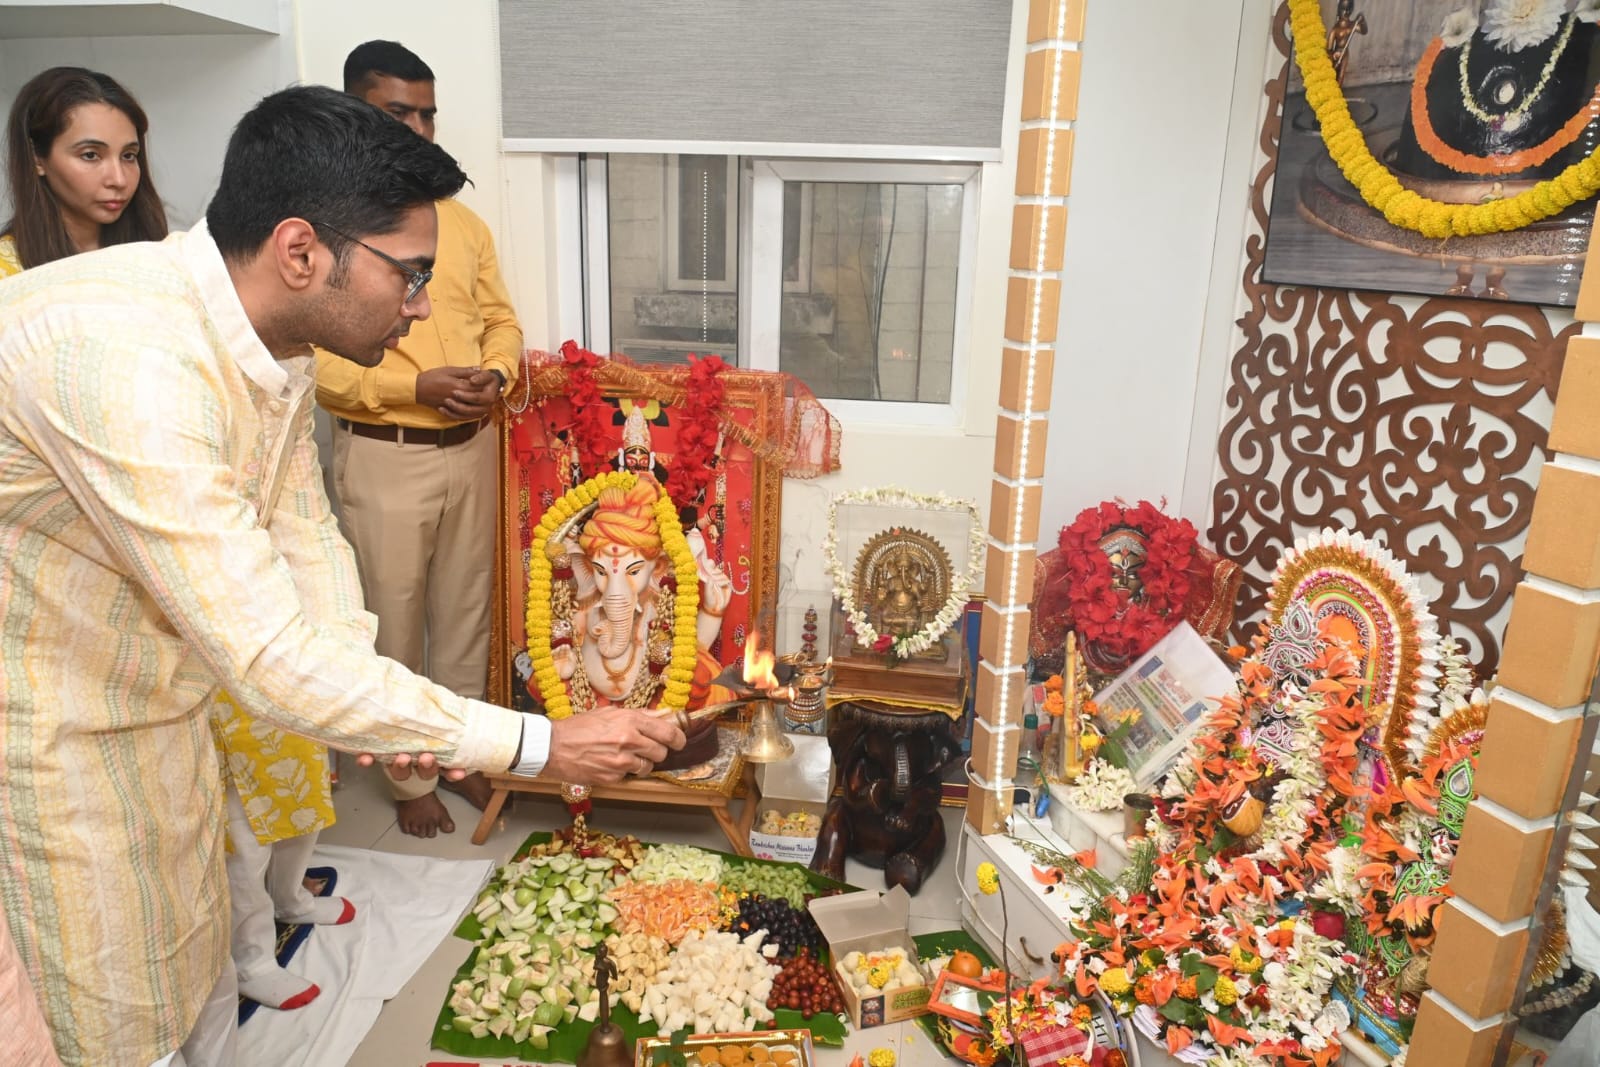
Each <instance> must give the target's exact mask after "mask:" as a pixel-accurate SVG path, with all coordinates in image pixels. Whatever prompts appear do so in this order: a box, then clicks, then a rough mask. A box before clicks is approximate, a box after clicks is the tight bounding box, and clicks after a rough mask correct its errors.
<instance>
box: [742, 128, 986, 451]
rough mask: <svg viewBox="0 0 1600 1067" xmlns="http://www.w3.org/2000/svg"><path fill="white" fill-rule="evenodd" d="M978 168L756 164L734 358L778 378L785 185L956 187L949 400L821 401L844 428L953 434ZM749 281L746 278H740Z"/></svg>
mask: <svg viewBox="0 0 1600 1067" xmlns="http://www.w3.org/2000/svg"><path fill="white" fill-rule="evenodd" d="M981 176H982V167H980V166H978V165H976V164H971V165H966V164H948V163H858V162H842V161H839V160H793V159H757V160H753V161H752V162H751V166H750V173H749V186H748V188H747V189H746V190H745V192H746V193H747V194H748V195H742V196H741V197H740V204H741V205H744V206H743V207H742V208H741V214H742V216H743V217H742V218H741V227H740V229H741V237H743V238H744V240H743V242H742V244H743V245H744V247H745V248H748V249H749V250H750V254H749V255H748V256H746V257H744V259H743V260H742V261H741V263H740V270H741V277H740V282H741V284H740V288H739V294H740V295H739V351H740V353H741V356H742V358H743V360H744V361H745V363H746V365H747V366H749V367H750V368H751V369H752V370H774V371H775V370H778V369H779V358H778V356H779V351H778V341H779V333H780V330H781V323H782V318H781V316H782V298H783V291H784V287H783V285H782V281H783V185H784V183H785V182H860V183H870V184H874V185H879V184H881V185H895V184H904V185H939V184H950V185H960V186H961V187H962V190H961V242H960V245H959V253H958V256H957V261H956V294H955V301H956V306H955V324H954V327H955V328H954V333H953V343H952V347H951V353H950V400H949V402H948V403H944V404H936V403H927V402H922V401H893V400H843V399H839V398H835V397H823V398H822V401H823V403H824V404H825V405H826V406H827V408H828V410H830V411H832V412H833V413H834V414H835V415H837V416H838V417H839V419H840V420H841V421H843V422H846V423H854V424H857V425H880V426H928V427H959V426H961V425H963V420H964V418H965V416H966V385H967V372H968V367H969V365H970V351H971V347H972V346H971V339H972V324H971V318H972V314H971V312H972V286H973V276H974V273H975V269H974V260H975V258H976V253H977V241H978V197H979V184H980V181H981ZM746 274H748V276H746Z"/></svg>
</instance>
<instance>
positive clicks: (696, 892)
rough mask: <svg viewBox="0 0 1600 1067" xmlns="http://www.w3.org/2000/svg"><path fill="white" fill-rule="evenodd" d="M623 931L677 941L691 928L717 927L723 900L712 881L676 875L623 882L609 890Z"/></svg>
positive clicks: (669, 941)
mask: <svg viewBox="0 0 1600 1067" xmlns="http://www.w3.org/2000/svg"><path fill="white" fill-rule="evenodd" d="M607 899H609V900H610V901H611V903H613V904H615V905H616V908H617V919H618V927H619V929H621V930H622V932H623V933H630V934H631V933H643V934H648V935H650V936H651V937H659V938H661V939H662V940H663V941H666V942H667V943H668V944H671V945H676V944H677V943H678V942H679V941H682V940H683V938H684V935H686V934H687V933H688V932H689V931H690V930H715V929H716V928H717V925H718V922H719V920H720V919H721V917H722V901H721V898H720V894H719V893H718V892H717V886H716V884H715V883H713V882H691V881H689V880H687V879H681V878H680V879H675V880H673V881H668V882H650V883H644V882H624V883H622V884H621V885H619V886H617V887H616V888H615V889H613V890H611V891H610V892H609V893H608V894H607Z"/></svg>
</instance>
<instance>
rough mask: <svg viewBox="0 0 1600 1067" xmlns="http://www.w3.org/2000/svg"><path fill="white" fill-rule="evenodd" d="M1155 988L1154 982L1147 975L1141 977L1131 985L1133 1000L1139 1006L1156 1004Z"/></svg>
mask: <svg viewBox="0 0 1600 1067" xmlns="http://www.w3.org/2000/svg"><path fill="white" fill-rule="evenodd" d="M1155 986H1156V984H1155V982H1154V981H1153V980H1152V979H1151V977H1150V976H1149V975H1148V974H1147V975H1143V976H1142V977H1141V978H1140V979H1139V980H1138V981H1137V982H1135V983H1133V999H1134V1000H1137V1001H1138V1002H1139V1003H1140V1004H1154V1003H1155V1002H1156V988H1155Z"/></svg>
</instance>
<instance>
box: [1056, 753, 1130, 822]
mask: <svg viewBox="0 0 1600 1067" xmlns="http://www.w3.org/2000/svg"><path fill="white" fill-rule="evenodd" d="M1133 791H1134V781H1133V775H1131V774H1129V773H1128V772H1127V771H1125V770H1123V769H1122V768H1121V767H1118V766H1117V765H1115V764H1114V763H1111V762H1109V761H1108V760H1105V759H1102V758H1100V757H1098V756H1096V757H1095V758H1094V759H1092V760H1090V761H1089V764H1088V766H1086V767H1084V769H1083V773H1082V774H1081V775H1079V776H1078V780H1077V781H1076V782H1074V783H1073V784H1072V785H1070V786H1067V788H1066V790H1065V792H1066V797H1067V803H1068V804H1070V805H1072V806H1073V807H1074V808H1076V809H1078V810H1079V811H1113V810H1115V809H1117V808H1120V807H1122V798H1123V797H1125V796H1127V795H1128V794H1129V793H1131V792H1133Z"/></svg>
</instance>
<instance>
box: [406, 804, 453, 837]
mask: <svg viewBox="0 0 1600 1067" xmlns="http://www.w3.org/2000/svg"><path fill="white" fill-rule="evenodd" d="M394 813H395V816H396V817H397V818H398V819H399V820H400V832H401V833H403V834H410V835H411V836H412V837H433V836H435V835H436V834H441V833H444V834H450V833H454V832H455V829H456V824H455V821H454V820H452V819H451V818H450V812H449V811H448V810H446V809H445V806H444V801H442V800H440V799H439V794H437V793H428V794H425V795H423V796H420V797H417V798H415V799H413V800H397V801H395V802H394Z"/></svg>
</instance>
